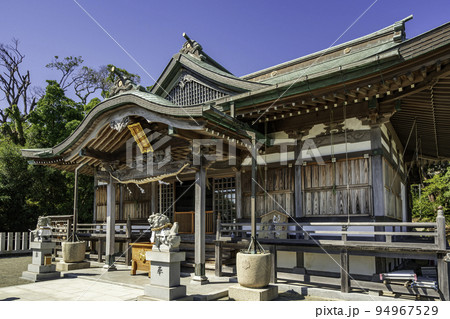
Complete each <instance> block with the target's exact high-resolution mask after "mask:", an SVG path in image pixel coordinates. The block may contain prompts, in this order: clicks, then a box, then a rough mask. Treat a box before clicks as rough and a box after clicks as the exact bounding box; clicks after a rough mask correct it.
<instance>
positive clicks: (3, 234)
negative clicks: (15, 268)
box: [0, 233, 6, 252]
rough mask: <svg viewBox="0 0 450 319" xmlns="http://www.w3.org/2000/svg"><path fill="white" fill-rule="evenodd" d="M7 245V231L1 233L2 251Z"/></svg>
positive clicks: (0, 247)
mask: <svg viewBox="0 0 450 319" xmlns="http://www.w3.org/2000/svg"><path fill="white" fill-rule="evenodd" d="M5 246H6V233H0V252H4V251H5Z"/></svg>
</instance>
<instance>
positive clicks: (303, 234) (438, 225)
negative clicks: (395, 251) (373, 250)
mask: <svg viewBox="0 0 450 319" xmlns="http://www.w3.org/2000/svg"><path fill="white" fill-rule="evenodd" d="M271 225H273V226H275V227H272V228H275V229H271V230H267V229H263V224H261V223H258V224H257V237H258V240H259V241H261V242H265V241H267V242H269V241H270V242H286V243H289V242H291V243H296V244H302V243H304V244H321V245H342V246H360V247H362V246H372V247H381V246H387V245H388V246H389V247H405V248H417V249H435V250H445V249H446V245H447V241H446V235H445V218H444V217H443V215H442V216H441V217H439V216H438V218H437V219H436V222H435V223H412V222H350V223H335V222H332V223H331V222H330V223H327V222H315V223H277V224H271ZM266 226H267V225H266ZM216 228H217V230H216V237H217V240H222V241H224V240H241V239H245V238H250V233H251V229H250V223H217V227H216ZM280 228H283V230H281V229H280ZM282 234H284V235H285V236H281V235H282ZM261 237H265V238H267V239H265V238H261ZM280 237H284V239H281V238H280ZM419 244H420V245H419Z"/></svg>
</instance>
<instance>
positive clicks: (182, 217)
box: [173, 210, 215, 234]
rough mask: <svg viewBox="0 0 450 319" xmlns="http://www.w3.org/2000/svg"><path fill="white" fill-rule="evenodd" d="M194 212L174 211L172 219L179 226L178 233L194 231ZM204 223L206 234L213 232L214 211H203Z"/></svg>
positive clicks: (191, 232) (192, 232)
mask: <svg viewBox="0 0 450 319" xmlns="http://www.w3.org/2000/svg"><path fill="white" fill-rule="evenodd" d="M194 216H195V212H175V213H174V216H173V221H174V222H178V224H179V225H180V228H179V230H178V232H179V233H180V234H194V232H195V222H194ZM205 218H206V220H205V223H206V234H214V226H215V225H214V223H215V222H214V213H213V211H212V210H211V211H206V212H205Z"/></svg>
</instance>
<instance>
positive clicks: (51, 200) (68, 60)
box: [0, 40, 140, 232]
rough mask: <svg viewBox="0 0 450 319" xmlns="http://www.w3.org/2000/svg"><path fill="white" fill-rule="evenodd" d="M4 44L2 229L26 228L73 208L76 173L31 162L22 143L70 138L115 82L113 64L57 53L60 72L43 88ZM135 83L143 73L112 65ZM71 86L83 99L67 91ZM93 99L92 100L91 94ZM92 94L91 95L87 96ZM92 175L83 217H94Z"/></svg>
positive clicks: (82, 201)
mask: <svg viewBox="0 0 450 319" xmlns="http://www.w3.org/2000/svg"><path fill="white" fill-rule="evenodd" d="M18 43H19V42H18V41H17V40H13V41H12V44H11V45H4V44H2V43H0V231H2V232H3V231H26V230H28V229H32V228H34V227H35V226H36V221H37V218H38V216H42V215H61V214H63V215H69V214H72V210H73V190H74V174H73V173H70V172H63V171H59V170H56V169H53V168H51V167H47V166H39V165H36V166H35V165H30V164H28V163H27V160H26V159H25V158H23V157H22V155H21V151H20V149H21V148H24V147H26V148H50V147H53V146H55V145H57V144H59V143H60V142H62V141H63V140H64V139H66V138H67V137H68V136H69V135H70V134H71V133H72V132H73V131H74V130H75V129H76V127H77V126H78V125H79V124H80V122H81V121H82V120H83V118H84V117H85V116H86V115H87V114H88V113H89V112H90V111H91V110H92V109H93V108H94V107H95V106H96V105H97V104H99V103H100V102H101V101H100V99H99V98H97V97H94V98H91V97H92V94H95V93H98V92H99V93H100V95H101V96H102V97H103V98H107V97H108V96H109V91H110V89H111V87H112V86H113V85H114V83H115V81H116V76H117V73H116V74H115V73H114V72H112V71H111V70H112V67H114V66H113V65H112V64H110V65H107V66H101V67H99V68H97V69H95V68H90V67H87V66H83V65H82V64H83V63H84V61H83V59H82V57H75V56H69V57H65V58H60V57H58V56H55V57H54V59H53V60H52V62H51V63H49V64H47V65H46V67H47V68H50V69H54V70H57V71H59V72H60V78H59V80H56V81H47V87H46V88H45V91H43V90H42V89H39V88H34V87H33V88H32V87H31V86H30V85H31V80H30V79H31V76H30V72H29V71H25V72H24V71H23V70H22V68H23V66H22V62H23V60H24V57H25V55H23V54H22V53H21V52H20V51H19V49H18ZM114 68H115V69H116V71H117V72H119V73H120V74H121V75H122V76H124V77H127V78H129V79H131V80H132V81H133V82H135V83H139V82H140V77H139V76H138V75H136V74H132V73H129V72H128V71H127V70H124V69H120V68H117V67H114ZM69 89H71V90H73V91H74V93H75V96H76V97H77V98H78V99H79V101H74V100H72V99H70V98H68V97H67V96H66V92H67V90H69ZM90 98H91V99H90ZM89 99H90V100H89ZM93 198H94V196H93V179H92V177H90V176H79V183H78V200H79V202H78V209H79V210H78V211H79V221H80V222H90V221H91V220H92V208H93Z"/></svg>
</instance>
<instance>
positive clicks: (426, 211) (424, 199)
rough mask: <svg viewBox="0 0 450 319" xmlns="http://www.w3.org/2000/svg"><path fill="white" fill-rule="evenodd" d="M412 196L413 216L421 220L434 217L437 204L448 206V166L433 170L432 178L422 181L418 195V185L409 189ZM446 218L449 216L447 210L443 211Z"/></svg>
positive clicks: (449, 201)
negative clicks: (422, 185)
mask: <svg viewBox="0 0 450 319" xmlns="http://www.w3.org/2000/svg"><path fill="white" fill-rule="evenodd" d="M411 194H412V198H413V218H415V219H420V220H423V221H433V220H435V219H436V211H437V208H438V207H439V206H442V207H444V208H446V207H447V208H448V207H450V167H448V168H446V169H444V170H442V171H440V172H438V171H437V172H435V174H434V175H433V177H432V178H429V179H427V180H425V181H424V187H423V188H422V190H421V194H420V195H419V189H418V186H413V187H412V189H411ZM444 213H445V214H446V218H447V220H448V219H449V217H450V214H449V213H448V211H444Z"/></svg>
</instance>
